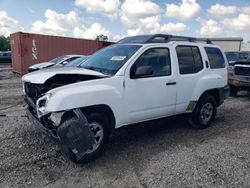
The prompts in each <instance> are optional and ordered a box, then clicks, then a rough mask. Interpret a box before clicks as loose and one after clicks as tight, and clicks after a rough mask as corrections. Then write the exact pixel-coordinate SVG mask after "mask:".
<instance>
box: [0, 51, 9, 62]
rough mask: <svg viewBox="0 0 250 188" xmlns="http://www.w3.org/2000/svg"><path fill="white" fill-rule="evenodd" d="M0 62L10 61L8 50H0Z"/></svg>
mask: <svg viewBox="0 0 250 188" xmlns="http://www.w3.org/2000/svg"><path fill="white" fill-rule="evenodd" d="M0 63H11V52H10V51H0Z"/></svg>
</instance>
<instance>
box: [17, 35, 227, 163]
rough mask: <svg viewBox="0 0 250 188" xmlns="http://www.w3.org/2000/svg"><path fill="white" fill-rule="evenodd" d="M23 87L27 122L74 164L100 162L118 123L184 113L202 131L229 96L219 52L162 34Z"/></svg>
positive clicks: (35, 76) (32, 76) (26, 81)
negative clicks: (97, 160)
mask: <svg viewBox="0 0 250 188" xmlns="http://www.w3.org/2000/svg"><path fill="white" fill-rule="evenodd" d="M22 81H23V91H24V95H25V99H26V101H27V103H28V109H27V116H28V118H29V119H30V121H31V122H32V123H33V124H34V125H35V126H36V127H37V128H38V129H39V130H40V131H42V132H43V133H44V134H46V135H48V136H50V137H53V138H54V139H56V140H58V141H59V142H60V145H61V146H62V150H63V151H64V152H65V153H66V154H68V156H69V157H70V159H71V160H73V161H74V162H79V163H84V162H89V161H91V160H94V159H96V158H97V157H99V156H100V155H101V154H102V153H103V152H104V150H105V148H106V145H107V143H108V138H109V135H110V134H111V133H112V131H113V130H114V129H116V128H119V127H122V126H124V125H128V124H134V123H138V122H144V121H148V120H154V119H158V118H163V117H169V116H173V115H177V114H189V122H190V124H191V125H192V126H193V127H195V128H206V127H208V126H209V125H210V124H211V122H212V121H213V119H214V118H215V115H216V109H217V107H218V106H220V105H221V104H222V103H223V101H224V99H225V98H226V97H227V96H228V86H227V68H226V58H225V55H224V53H222V51H221V49H220V48H219V47H218V46H216V45H213V44H207V43H204V42H203V43H199V42H198V40H197V39H194V38H187V37H178V36H171V35H162V34H157V35H142V36H134V37H127V38H125V39H123V40H121V41H119V42H118V43H117V44H114V45H112V46H109V47H106V48H104V49H102V50H101V51H99V52H97V53H95V54H94V55H92V56H90V57H89V58H88V59H87V60H86V61H85V62H84V63H83V64H82V65H81V67H75V68H68V69H67V68H59V69H51V70H44V71H37V72H34V73H29V74H27V75H25V76H23V78H22Z"/></svg>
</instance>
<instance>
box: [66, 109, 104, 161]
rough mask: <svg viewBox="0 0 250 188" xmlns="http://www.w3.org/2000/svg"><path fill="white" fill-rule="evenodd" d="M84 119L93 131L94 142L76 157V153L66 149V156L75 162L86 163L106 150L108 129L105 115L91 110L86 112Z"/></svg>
mask: <svg viewBox="0 0 250 188" xmlns="http://www.w3.org/2000/svg"><path fill="white" fill-rule="evenodd" d="M86 119H87V121H88V124H89V127H90V130H91V131H92V132H93V134H94V137H95V141H94V144H93V145H92V146H91V147H90V148H89V149H88V150H87V151H86V152H85V154H84V155H83V156H82V157H81V158H80V159H77V157H76V155H75V154H74V153H73V152H72V151H71V150H68V151H67V156H69V158H70V160H71V161H73V162H75V163H81V164H83V163H88V162H91V161H94V160H95V159H97V158H98V157H99V156H101V155H102V154H103V153H104V151H105V150H106V147H107V144H108V140H109V131H108V123H109V121H108V119H107V117H106V116H104V115H102V114H100V113H97V112H92V113H89V114H86Z"/></svg>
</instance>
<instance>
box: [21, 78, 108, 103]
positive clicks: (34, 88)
mask: <svg viewBox="0 0 250 188" xmlns="http://www.w3.org/2000/svg"><path fill="white" fill-rule="evenodd" d="M101 78H104V77H101V76H94V75H81V74H56V75H55V76H53V77H51V78H49V79H48V80H47V81H46V82H45V83H44V84H34V83H30V82H25V83H24V88H25V94H26V96H27V97H29V98H30V99H31V100H32V102H33V103H34V104H35V103H36V101H37V99H38V98H40V97H41V96H43V95H44V94H45V93H46V92H47V91H49V90H51V89H54V88H57V87H61V86H64V85H68V84H73V83H77V82H82V81H88V80H94V79H101Z"/></svg>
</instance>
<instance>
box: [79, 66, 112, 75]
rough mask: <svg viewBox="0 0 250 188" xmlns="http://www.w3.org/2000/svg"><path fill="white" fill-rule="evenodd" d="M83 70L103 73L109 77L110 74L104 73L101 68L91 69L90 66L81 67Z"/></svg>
mask: <svg viewBox="0 0 250 188" xmlns="http://www.w3.org/2000/svg"><path fill="white" fill-rule="evenodd" d="M81 68H84V69H89V70H93V71H96V72H100V73H102V74H105V75H108V74H107V73H106V71H104V70H103V69H100V68H96V67H90V66H86V67H83V66H81Z"/></svg>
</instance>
